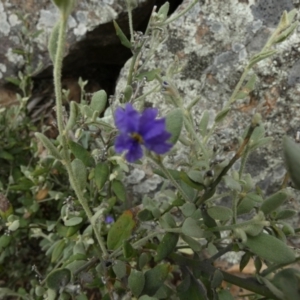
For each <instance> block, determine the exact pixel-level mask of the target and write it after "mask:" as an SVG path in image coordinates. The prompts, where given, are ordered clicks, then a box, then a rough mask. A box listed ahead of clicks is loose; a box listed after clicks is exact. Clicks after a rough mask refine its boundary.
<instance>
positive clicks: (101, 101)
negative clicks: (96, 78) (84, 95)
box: [90, 90, 107, 114]
mask: <svg viewBox="0 0 300 300" xmlns="http://www.w3.org/2000/svg"><path fill="white" fill-rule="evenodd" d="M106 103H107V94H106V92H105V91H104V90H100V91H97V92H96V93H94V94H93V96H92V100H91V104H90V107H91V109H92V110H93V111H98V113H99V114H101V113H102V112H103V111H104V109H105V108H106Z"/></svg>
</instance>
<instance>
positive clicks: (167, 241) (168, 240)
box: [154, 232, 179, 262]
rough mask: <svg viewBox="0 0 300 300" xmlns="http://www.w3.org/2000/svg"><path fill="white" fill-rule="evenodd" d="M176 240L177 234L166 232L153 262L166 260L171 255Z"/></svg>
mask: <svg viewBox="0 0 300 300" xmlns="http://www.w3.org/2000/svg"><path fill="white" fill-rule="evenodd" d="M178 239H179V234H178V233H173V232H167V233H166V234H165V235H164V237H163V238H162V240H161V242H160V243H159V245H158V247H157V250H156V251H157V254H156V256H155V257H154V261H155V262H158V261H161V260H162V259H164V258H166V257H167V256H168V255H169V254H171V253H172V252H173V251H174V249H175V247H176V245H177V242H178Z"/></svg>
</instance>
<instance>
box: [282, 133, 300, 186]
mask: <svg viewBox="0 0 300 300" xmlns="http://www.w3.org/2000/svg"><path fill="white" fill-rule="evenodd" d="M283 153H284V160H285V165H286V169H287V171H288V172H289V174H290V176H291V179H292V181H293V183H294V185H295V188H296V189H298V190H300V147H299V145H297V144H296V143H295V142H294V141H293V140H292V139H291V138H289V137H284V139H283Z"/></svg>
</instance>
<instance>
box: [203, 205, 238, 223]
mask: <svg viewBox="0 0 300 300" xmlns="http://www.w3.org/2000/svg"><path fill="white" fill-rule="evenodd" d="M207 213H208V214H209V215H210V216H211V217H212V218H213V219H215V220H220V221H227V220H229V219H230V218H232V215H233V213H232V210H231V209H230V208H228V207H225V206H212V207H209V208H208V209H207Z"/></svg>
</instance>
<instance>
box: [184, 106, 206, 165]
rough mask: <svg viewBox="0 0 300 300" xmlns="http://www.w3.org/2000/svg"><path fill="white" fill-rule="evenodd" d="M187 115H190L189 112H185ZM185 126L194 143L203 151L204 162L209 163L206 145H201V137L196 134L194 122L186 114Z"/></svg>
mask: <svg viewBox="0 0 300 300" xmlns="http://www.w3.org/2000/svg"><path fill="white" fill-rule="evenodd" d="M185 112H186V113H188V111H185ZM183 120H184V125H185V128H186V130H187V131H188V132H189V133H190V135H191V136H192V137H193V139H194V141H195V142H196V146H197V147H198V148H199V149H201V151H202V153H203V156H204V160H205V161H206V162H207V163H208V153H207V151H206V148H205V147H204V145H203V144H202V143H201V141H200V139H199V135H198V134H197V133H196V131H195V129H194V126H193V124H192V122H191V121H190V118H188V117H187V116H186V115H185V114H184V119H183Z"/></svg>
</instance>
